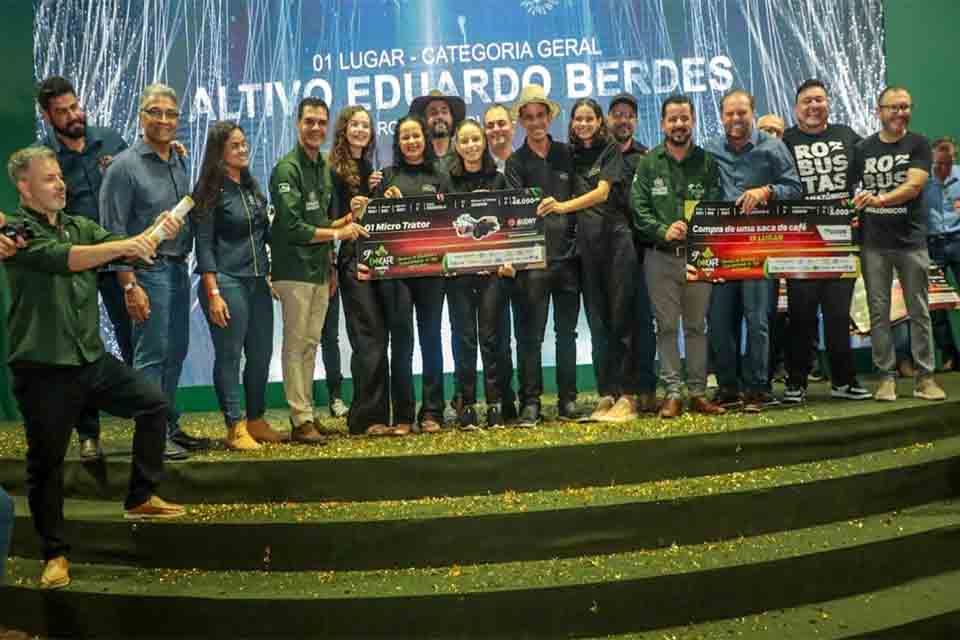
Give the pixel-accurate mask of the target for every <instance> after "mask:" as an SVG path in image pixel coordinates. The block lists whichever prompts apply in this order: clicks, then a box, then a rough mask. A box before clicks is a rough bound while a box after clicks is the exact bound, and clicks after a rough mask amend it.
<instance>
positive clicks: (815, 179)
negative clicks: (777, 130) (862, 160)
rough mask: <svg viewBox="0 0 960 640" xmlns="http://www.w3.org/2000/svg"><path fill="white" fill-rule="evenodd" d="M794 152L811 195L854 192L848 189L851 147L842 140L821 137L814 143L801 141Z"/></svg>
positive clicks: (798, 170) (839, 195)
mask: <svg viewBox="0 0 960 640" xmlns="http://www.w3.org/2000/svg"><path fill="white" fill-rule="evenodd" d="M793 156H794V158H796V161H797V172H798V173H799V174H800V180H802V181H803V186H804V189H805V191H806V193H807V194H808V195H814V194H830V195H831V196H836V197H843V196H848V195H850V194H848V193H847V168H848V167H849V166H850V158H849V151H848V150H847V148H846V146H845V145H844V144H843V142H842V141H840V140H818V141H817V142H814V143H813V144H798V145H795V146H794V147H793Z"/></svg>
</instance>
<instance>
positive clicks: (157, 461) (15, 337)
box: [7, 146, 184, 589]
mask: <svg viewBox="0 0 960 640" xmlns="http://www.w3.org/2000/svg"><path fill="white" fill-rule="evenodd" d="M7 173H8V175H9V176H10V180H11V182H13V184H14V185H15V186H16V189H17V193H18V195H19V197H20V207H19V208H18V209H17V211H16V212H15V213H13V214H11V216H10V224H11V225H13V226H15V227H20V226H23V227H25V228H26V229H29V231H30V235H31V236H32V237H31V239H30V240H29V241H28V242H27V243H26V244H25V245H24V246H22V247H20V248H19V250H18V251H17V253H16V254H15V255H14V256H12V257H11V258H10V259H9V260H8V261H7V277H8V280H9V283H10V299H11V304H10V309H11V311H10V317H9V319H10V327H9V334H10V353H9V365H10V370H11V372H12V373H13V380H14V384H13V390H14V395H15V396H16V398H17V406H18V407H19V409H20V413H21V414H22V415H23V425H24V432H25V434H26V440H27V454H26V471H27V482H26V486H27V501H28V503H29V505H30V512H31V514H32V515H33V524H34V528H35V529H36V531H37V533H38V534H39V535H40V538H41V544H42V547H43V559H44V569H43V574H42V576H41V578H40V586H41V588H44V589H58V588H62V587H65V586H67V585H68V584H69V583H70V573H69V562H68V561H67V554H68V553H69V551H70V545H69V543H68V542H67V530H66V528H65V526H64V514H63V477H64V473H63V461H64V456H65V455H66V452H67V447H68V444H69V442H70V432H71V430H72V428H73V425H74V424H75V421H76V420H77V416H78V414H79V413H80V412H81V411H84V410H85V409H86V408H87V407H91V406H92V407H95V408H96V409H102V410H104V411H107V412H109V413H111V414H113V415H116V416H119V417H124V418H133V419H134V421H135V425H136V426H135V430H134V434H133V452H132V453H133V457H132V464H131V465H130V482H129V491H128V494H127V498H126V500H125V503H124V506H125V508H126V513H125V517H126V518H127V519H131V520H143V519H157V518H160V519H165V518H175V517H179V516H182V515H183V514H184V509H183V507H181V506H179V505H175V504H170V503H167V502H165V501H164V500H162V499H160V498H159V497H157V496H156V493H155V492H156V487H157V483H158V481H159V479H160V475H161V473H162V471H163V457H162V456H163V442H164V428H165V426H166V422H167V413H168V412H167V399H166V398H165V397H164V395H163V394H162V393H161V391H160V389H159V388H158V387H157V386H156V385H154V384H152V383H151V382H150V380H148V379H147V377H146V376H144V375H143V374H141V373H138V372H136V371H134V370H132V369H131V368H130V367H128V366H127V365H125V364H124V363H122V362H120V361H119V360H117V359H116V358H115V357H113V355H111V354H108V353H106V352H105V349H104V346H103V341H102V340H101V339H100V329H99V327H100V321H99V319H100V310H99V307H98V305H97V283H96V272H95V269H96V268H97V267H98V266H100V265H102V264H106V263H108V262H112V261H115V260H134V259H136V260H141V261H143V262H144V263H146V264H151V263H152V261H153V256H154V253H155V251H156V249H157V240H156V238H155V237H154V236H153V235H152V231H153V228H152V224H153V223H151V225H148V226H145V227H144V228H143V229H141V230H140V232H139V233H138V234H137V235H136V236H133V237H129V238H123V237H122V236H119V235H116V234H112V233H110V232H109V231H107V230H105V229H104V228H103V227H101V226H100V225H98V224H96V223H95V222H92V221H91V220H89V219H87V218H86V217H84V216H75V215H71V214H70V213H69V212H68V211H66V210H64V207H65V206H66V185H65V184H64V181H63V176H62V173H61V171H60V167H59V165H58V164H57V159H56V156H55V154H54V152H53V151H52V150H51V149H49V148H47V147H42V146H33V147H27V148H26V149H21V150H19V151H17V152H15V153H14V154H13V155H12V156H10V160H9V162H8V163H7ZM159 224H161V225H162V226H163V228H162V230H163V232H164V233H165V234H169V235H171V236H174V237H175V236H176V235H177V233H178V232H179V230H180V226H181V222H180V221H178V220H175V219H174V218H172V217H170V216H168V215H165V214H164V216H163V217H162V218H161V220H160V222H159Z"/></svg>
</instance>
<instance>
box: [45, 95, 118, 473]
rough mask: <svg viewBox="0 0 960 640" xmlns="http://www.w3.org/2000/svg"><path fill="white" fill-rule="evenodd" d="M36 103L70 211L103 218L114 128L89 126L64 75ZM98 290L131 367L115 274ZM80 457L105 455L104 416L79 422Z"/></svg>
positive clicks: (90, 415)
mask: <svg viewBox="0 0 960 640" xmlns="http://www.w3.org/2000/svg"><path fill="white" fill-rule="evenodd" d="M37 104H38V105H39V107H40V113H41V115H42V116H43V119H44V121H46V123H47V124H48V125H50V127H51V128H52V129H53V135H52V136H49V137H48V138H47V139H45V140H44V141H43V144H44V145H46V146H48V147H50V148H51V149H53V151H54V152H55V153H56V155H57V161H58V162H59V163H60V168H61V170H62V171H63V179H64V181H65V182H66V185H67V210H68V211H70V212H71V213H73V214H74V215H81V216H83V217H85V218H89V219H90V220H92V221H93V222H96V223H97V224H100V223H101V220H100V203H99V198H100V184H101V183H102V182H103V174H104V172H105V171H106V169H107V167H108V166H110V162H112V161H113V158H114V156H116V155H117V154H118V153H120V152H121V151H123V150H124V149H126V148H127V143H126V142H124V140H123V138H121V137H120V134H119V133H117V132H116V131H114V130H112V129H106V128H102V127H88V126H87V114H86V113H85V112H84V111H83V108H82V107H81V106H80V103H79V102H78V100H77V94H76V91H75V90H74V88H73V85H72V84H71V83H70V82H69V81H68V80H67V79H66V78H62V77H60V76H52V77H50V78H47V79H46V80H44V81H43V82H41V83H40V86H39V87H38V88H37ZM97 289H98V291H99V292H100V296H101V297H102V298H103V305H104V307H106V309H107V315H108V316H109V317H110V323H111V324H112V325H113V334H114V336H115V337H116V339H117V346H118V347H119V348H120V355H121V357H122V358H123V361H124V362H125V363H126V364H127V365H130V364H132V362H133V352H132V349H131V346H130V317H129V316H128V315H127V310H126V308H125V306H124V304H123V290H122V289H120V285H119V284H118V283H117V279H116V277H115V275H114V274H113V273H111V272H108V271H102V272H100V273H99V274H98V275H97ZM76 428H77V436H78V437H79V439H80V457H81V458H82V459H84V460H96V459H98V458H100V457H101V456H102V455H103V450H102V449H101V448H100V417H99V415H98V413H97V412H96V411H93V410H90V411H85V412H84V413H83V415H82V416H81V417H80V420H79V422H78V423H77V427H76Z"/></svg>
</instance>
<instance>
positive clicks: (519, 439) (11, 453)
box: [0, 373, 960, 461]
mask: <svg viewBox="0 0 960 640" xmlns="http://www.w3.org/2000/svg"><path fill="white" fill-rule="evenodd" d="M937 379H938V381H939V382H940V384H941V385H942V386H943V387H944V389H945V390H946V391H947V396H948V398H947V402H953V401H960V373H949V374H939V375H938V376H937ZM863 382H864V383H865V384H866V385H867V387H868V388H870V389H872V388H874V387H875V385H876V382H877V380H876V379H873V378H863ZM775 390H776V392H777V394H778V395H779V394H780V393H781V391H782V386H781V385H776V389H775ZM912 390H913V385H912V382H911V381H909V380H902V379H901V380H900V381H899V383H898V391H899V394H900V399H899V400H898V401H897V402H895V403H878V402H875V401H873V400H866V401H859V402H853V401H849V400H834V399H831V398H830V397H829V394H830V387H829V384H827V383H813V384H811V385H810V388H809V395H808V402H807V403H806V404H804V405H800V406H796V407H795V406H789V407H788V406H786V405H781V406H780V407H776V408H774V409H770V410H768V411H766V412H764V413H761V414H744V413H739V412H736V413H730V414H728V415H724V416H718V417H706V416H701V415H694V414H684V415H683V416H682V417H681V418H678V419H674V420H661V419H659V418H657V417H655V416H650V417H644V418H641V419H638V420H634V421H632V422H628V423H625V424H606V423H570V422H556V421H551V417H555V416H556V411H555V403H556V398H555V397H547V398H545V406H544V413H545V415H546V418H547V420H548V421H547V422H545V423H544V424H543V425H542V426H541V427H538V428H535V429H522V428H506V429H493V430H483V431H479V432H461V431H458V430H456V429H449V430H445V431H444V432H442V433H439V434H434V435H424V436H420V435H413V436H410V437H404V438H367V437H355V436H349V435H348V434H347V429H346V420H345V419H334V418H323V417H319V423H320V428H321V429H323V430H325V431H327V432H329V433H330V434H331V437H330V439H329V442H328V444H327V445H326V446H323V447H310V446H297V445H291V444H278V445H269V446H264V447H263V449H262V450H260V451H253V452H243V453H239V452H234V451H227V450H225V449H223V448H215V449H213V450H210V451H207V452H203V453H199V454H196V455H195V456H194V460H198V461H200V460H208V461H217V460H238V459H277V458H284V459H298V458H299V459H310V458H316V459H327V458H368V457H380V456H404V455H429V454H444V453H475V452H481V451H502V450H511V449H530V448H536V447H550V446H560V445H584V444H599V443H606V442H621V441H624V440H637V439H651V438H667V437H675V436H684V435H700V434H709V433H724V432H734V431H740V430H746V429H756V428H763V427H773V426H778V425H786V424H798V423H810V422H816V421H818V420H826V419H834V418H851V417H858V416H859V417H863V418H864V419H867V420H868V419H869V417H870V416H871V415H874V414H877V413H881V412H885V411H890V410H893V409H904V408H908V407H919V406H927V405H930V404H931V403H929V402H927V401H923V400H917V399H915V398H913V397H912ZM594 402H596V395H594V394H581V396H580V405H581V406H582V407H583V408H584V409H585V410H586V409H589V408H590V407H591V406H592V404H593V403H594ZM481 415H482V414H481ZM267 419H268V420H269V421H270V422H271V424H273V425H274V427H275V428H276V429H277V430H281V431H283V430H287V429H288V426H287V424H288V423H287V413H286V412H285V411H283V410H270V411H268V413H267ZM182 424H183V427H184V428H185V429H186V430H187V431H189V432H190V433H191V434H194V435H201V436H206V437H210V438H214V439H222V438H223V437H224V435H225V429H224V427H223V421H222V417H221V416H220V415H219V414H218V413H213V412H210V413H187V414H184V416H183V419H182ZM132 434H133V425H132V423H131V422H130V421H128V420H122V419H117V418H112V417H107V416H104V419H103V435H102V440H103V446H104V449H105V451H106V453H107V455H108V456H110V455H111V454H122V453H129V447H130V443H131V441H132ZM71 446H72V451H71V453H69V454H68V456H70V455H74V456H75V455H77V450H76V447H77V443H76V442H74V443H73V444H72V445H71ZM25 451H26V442H25V439H24V437H23V430H22V428H21V426H20V424H19V423H16V422H0V459H3V458H20V457H23V455H24V453H25Z"/></svg>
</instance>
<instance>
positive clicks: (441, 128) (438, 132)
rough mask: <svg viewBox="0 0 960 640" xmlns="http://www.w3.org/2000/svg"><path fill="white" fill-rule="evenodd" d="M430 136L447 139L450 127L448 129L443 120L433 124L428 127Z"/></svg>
mask: <svg viewBox="0 0 960 640" xmlns="http://www.w3.org/2000/svg"><path fill="white" fill-rule="evenodd" d="M430 135H431V136H433V137H434V138H449V137H450V127H448V126H447V123H446V122H444V121H443V120H440V121H438V122H434V123H433V126H431V127H430Z"/></svg>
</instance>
